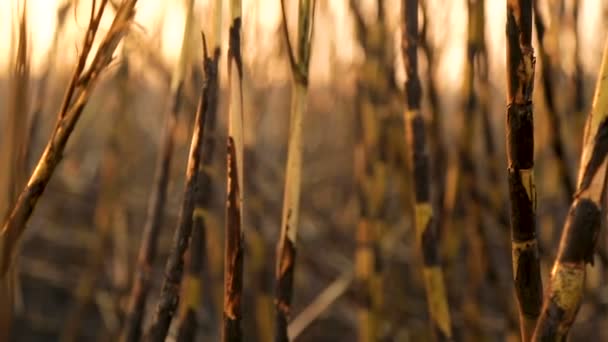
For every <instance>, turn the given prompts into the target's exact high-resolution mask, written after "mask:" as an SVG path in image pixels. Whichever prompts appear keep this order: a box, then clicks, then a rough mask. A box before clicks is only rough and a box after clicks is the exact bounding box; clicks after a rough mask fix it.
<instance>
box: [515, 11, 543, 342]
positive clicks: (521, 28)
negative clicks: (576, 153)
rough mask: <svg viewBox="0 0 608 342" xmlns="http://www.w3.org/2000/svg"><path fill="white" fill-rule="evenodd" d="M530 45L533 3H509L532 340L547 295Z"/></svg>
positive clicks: (522, 310) (522, 258)
mask: <svg viewBox="0 0 608 342" xmlns="http://www.w3.org/2000/svg"><path fill="white" fill-rule="evenodd" d="M531 42H532V0H509V1H507V159H508V180H509V199H510V201H511V213H510V216H511V251H512V259H513V280H514V282H515V293H516V295H517V302H518V308H519V318H520V330H521V337H522V340H523V341H529V340H530V337H531V336H532V332H533V331H534V326H535V325H536V320H537V319H538V315H539V314H540V306H541V304H542V296H543V294H542V293H543V289H542V280H541V276H540V258H539V251H538V244H537V240H536V213H535V212H536V188H535V184H534V118H533V112H532V91H533V87H534V66H535V63H536V59H535V57H534V49H533V48H532V43H531Z"/></svg>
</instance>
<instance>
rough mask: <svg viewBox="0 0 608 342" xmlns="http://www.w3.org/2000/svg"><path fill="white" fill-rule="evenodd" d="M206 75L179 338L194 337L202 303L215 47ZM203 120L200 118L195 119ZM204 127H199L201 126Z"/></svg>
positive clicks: (212, 144) (212, 141) (210, 182)
mask: <svg viewBox="0 0 608 342" xmlns="http://www.w3.org/2000/svg"><path fill="white" fill-rule="evenodd" d="M204 52H205V53H204V61H203V63H204V69H205V70H204V72H205V76H204V77H205V79H204V81H203V88H202V91H201V100H200V101H201V109H200V111H201V112H202V113H204V114H203V115H204V116H205V119H204V120H205V127H204V129H205V132H204V134H203V135H202V145H201V150H202V151H204V152H205V153H204V154H203V156H202V157H201V158H202V159H201V161H200V165H199V167H198V169H197V171H196V175H195V176H194V182H195V184H194V185H193V186H194V188H195V189H196V191H194V194H193V196H194V198H193V201H194V204H193V205H194V209H193V211H192V236H191V239H190V254H189V264H188V271H187V273H186V275H185V279H184V280H183V282H184V284H183V288H184V291H183V292H184V296H183V297H184V301H183V303H182V306H181V310H180V317H179V330H178V331H179V332H178V338H177V340H178V341H193V340H195V336H196V329H197V326H198V325H199V322H198V318H197V312H198V311H199V310H200V305H201V303H202V296H203V294H204V292H203V290H204V287H203V278H202V276H203V272H205V271H206V268H207V265H206V261H207V250H206V247H207V222H208V219H209V217H208V215H209V214H208V213H209V209H210V207H211V200H212V196H211V195H212V193H213V180H212V175H211V173H210V168H211V162H212V160H213V155H214V150H215V136H214V133H215V132H214V131H215V122H216V117H217V108H218V97H219V80H218V63H219V56H220V51H219V48H216V49H215V51H214V52H213V53H214V54H213V56H208V54H207V50H206V48H205V51H204ZM196 124H197V125H200V124H201V121H200V118H199V120H197V122H196ZM200 129H202V127H201V128H199V130H200Z"/></svg>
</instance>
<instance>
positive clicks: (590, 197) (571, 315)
mask: <svg viewBox="0 0 608 342" xmlns="http://www.w3.org/2000/svg"><path fill="white" fill-rule="evenodd" d="M607 156H608V40H606V45H605V47H604V57H603V59H602V66H601V69H600V74H599V78H598V81H597V85H596V88H595V96H594V99H593V107H592V109H591V113H590V114H589V117H588V118H587V125H586V127H585V134H584V137H583V151H582V154H581V168H580V169H579V173H578V182H577V190H576V194H575V196H574V201H573V202H572V205H571V206H570V211H569V212H568V217H567V219H566V223H565V224H564V229H563V231H562V237H561V241H560V246H559V250H558V253H557V257H556V260H555V263H554V264H553V268H552V270H551V280H550V281H549V284H548V286H547V294H546V296H545V300H544V303H543V307H542V311H541V314H540V317H539V319H538V324H537V326H536V330H535V333H534V340H535V341H565V340H566V339H567V337H568V332H569V331H570V327H571V326H572V324H573V323H574V320H575V318H576V314H577V313H578V309H579V308H580V305H581V302H582V299H583V291H584V284H585V267H586V264H587V263H591V264H593V254H594V251H595V246H596V243H597V237H598V235H599V231H600V223H601V215H602V203H603V200H604V190H605V187H606V174H607V172H606V171H607V164H608V161H607Z"/></svg>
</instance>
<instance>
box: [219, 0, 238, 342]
mask: <svg viewBox="0 0 608 342" xmlns="http://www.w3.org/2000/svg"><path fill="white" fill-rule="evenodd" d="M230 12H231V23H230V33H229V37H228V38H229V44H228V80H229V85H228V87H229V93H230V102H229V108H228V139H227V160H226V166H227V177H228V181H227V185H226V193H227V199H226V223H225V225H226V226H225V232H224V240H225V247H224V305H223V322H222V337H221V339H222V341H224V342H239V341H241V340H242V338H243V333H242V328H241V320H242V309H241V302H242V295H243V293H242V292H243V291H242V290H243V245H244V242H243V238H244V237H243V210H244V208H243V191H242V189H243V167H244V165H243V164H244V163H243V157H244V156H243V143H244V137H243V119H244V117H243V116H244V115H243V57H242V50H241V45H242V41H241V40H242V3H241V0H231V2H230Z"/></svg>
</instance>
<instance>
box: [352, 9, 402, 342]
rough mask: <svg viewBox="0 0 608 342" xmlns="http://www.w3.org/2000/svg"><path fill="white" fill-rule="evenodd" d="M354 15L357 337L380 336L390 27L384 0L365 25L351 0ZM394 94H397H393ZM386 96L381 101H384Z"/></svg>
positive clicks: (390, 82) (390, 72)
mask: <svg viewBox="0 0 608 342" xmlns="http://www.w3.org/2000/svg"><path fill="white" fill-rule="evenodd" d="M349 3H350V7H351V10H352V12H353V14H354V16H355V24H356V25H355V30H356V37H357V38H358V40H359V43H360V44H361V46H362V47H363V48H364V49H365V54H366V58H365V60H364V61H363V63H362V65H361V66H360V68H359V70H358V76H357V78H358V79H357V88H356V89H357V95H356V99H355V110H356V111H357V119H356V120H357V126H358V127H357V133H356V134H357V145H356V147H355V165H354V172H355V181H356V187H357V190H356V191H357V198H358V202H359V222H358V224H357V250H356V254H355V264H356V265H355V281H356V288H357V295H358V300H359V302H358V304H359V312H358V333H359V337H358V340H359V341H361V342H366V341H369V342H371V341H376V340H377V339H378V323H379V320H380V317H379V315H380V311H381V306H382V301H383V293H382V292H383V291H382V273H381V272H382V270H381V255H380V246H379V240H380V237H381V234H382V231H383V220H382V215H383V214H384V206H385V203H384V197H385V190H386V177H387V172H386V171H387V165H386V164H387V160H386V159H387V158H386V155H387V153H386V151H384V150H383V149H386V148H387V147H386V146H382V145H383V144H385V143H386V140H387V137H386V135H387V134H388V133H387V129H386V127H385V125H384V121H383V119H384V118H386V117H387V116H389V115H390V114H392V113H391V108H390V105H391V104H392V103H391V101H390V100H391V97H390V96H387V94H391V92H392V90H393V88H392V86H393V83H392V81H393V80H392V79H391V76H392V71H393V70H392V69H391V68H390V67H387V65H391V64H390V62H388V63H387V60H390V57H389V55H390V54H389V52H388V51H387V50H388V49H387V47H386V45H387V41H388V37H389V34H388V31H387V29H386V25H385V21H384V6H383V3H384V2H383V1H378V2H377V9H376V11H377V14H376V18H375V20H374V21H373V22H371V23H368V24H366V23H365V21H364V19H363V15H362V13H361V8H360V4H359V1H356V0H350V1H349ZM391 95H392V94H391ZM380 99H382V100H380Z"/></svg>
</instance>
